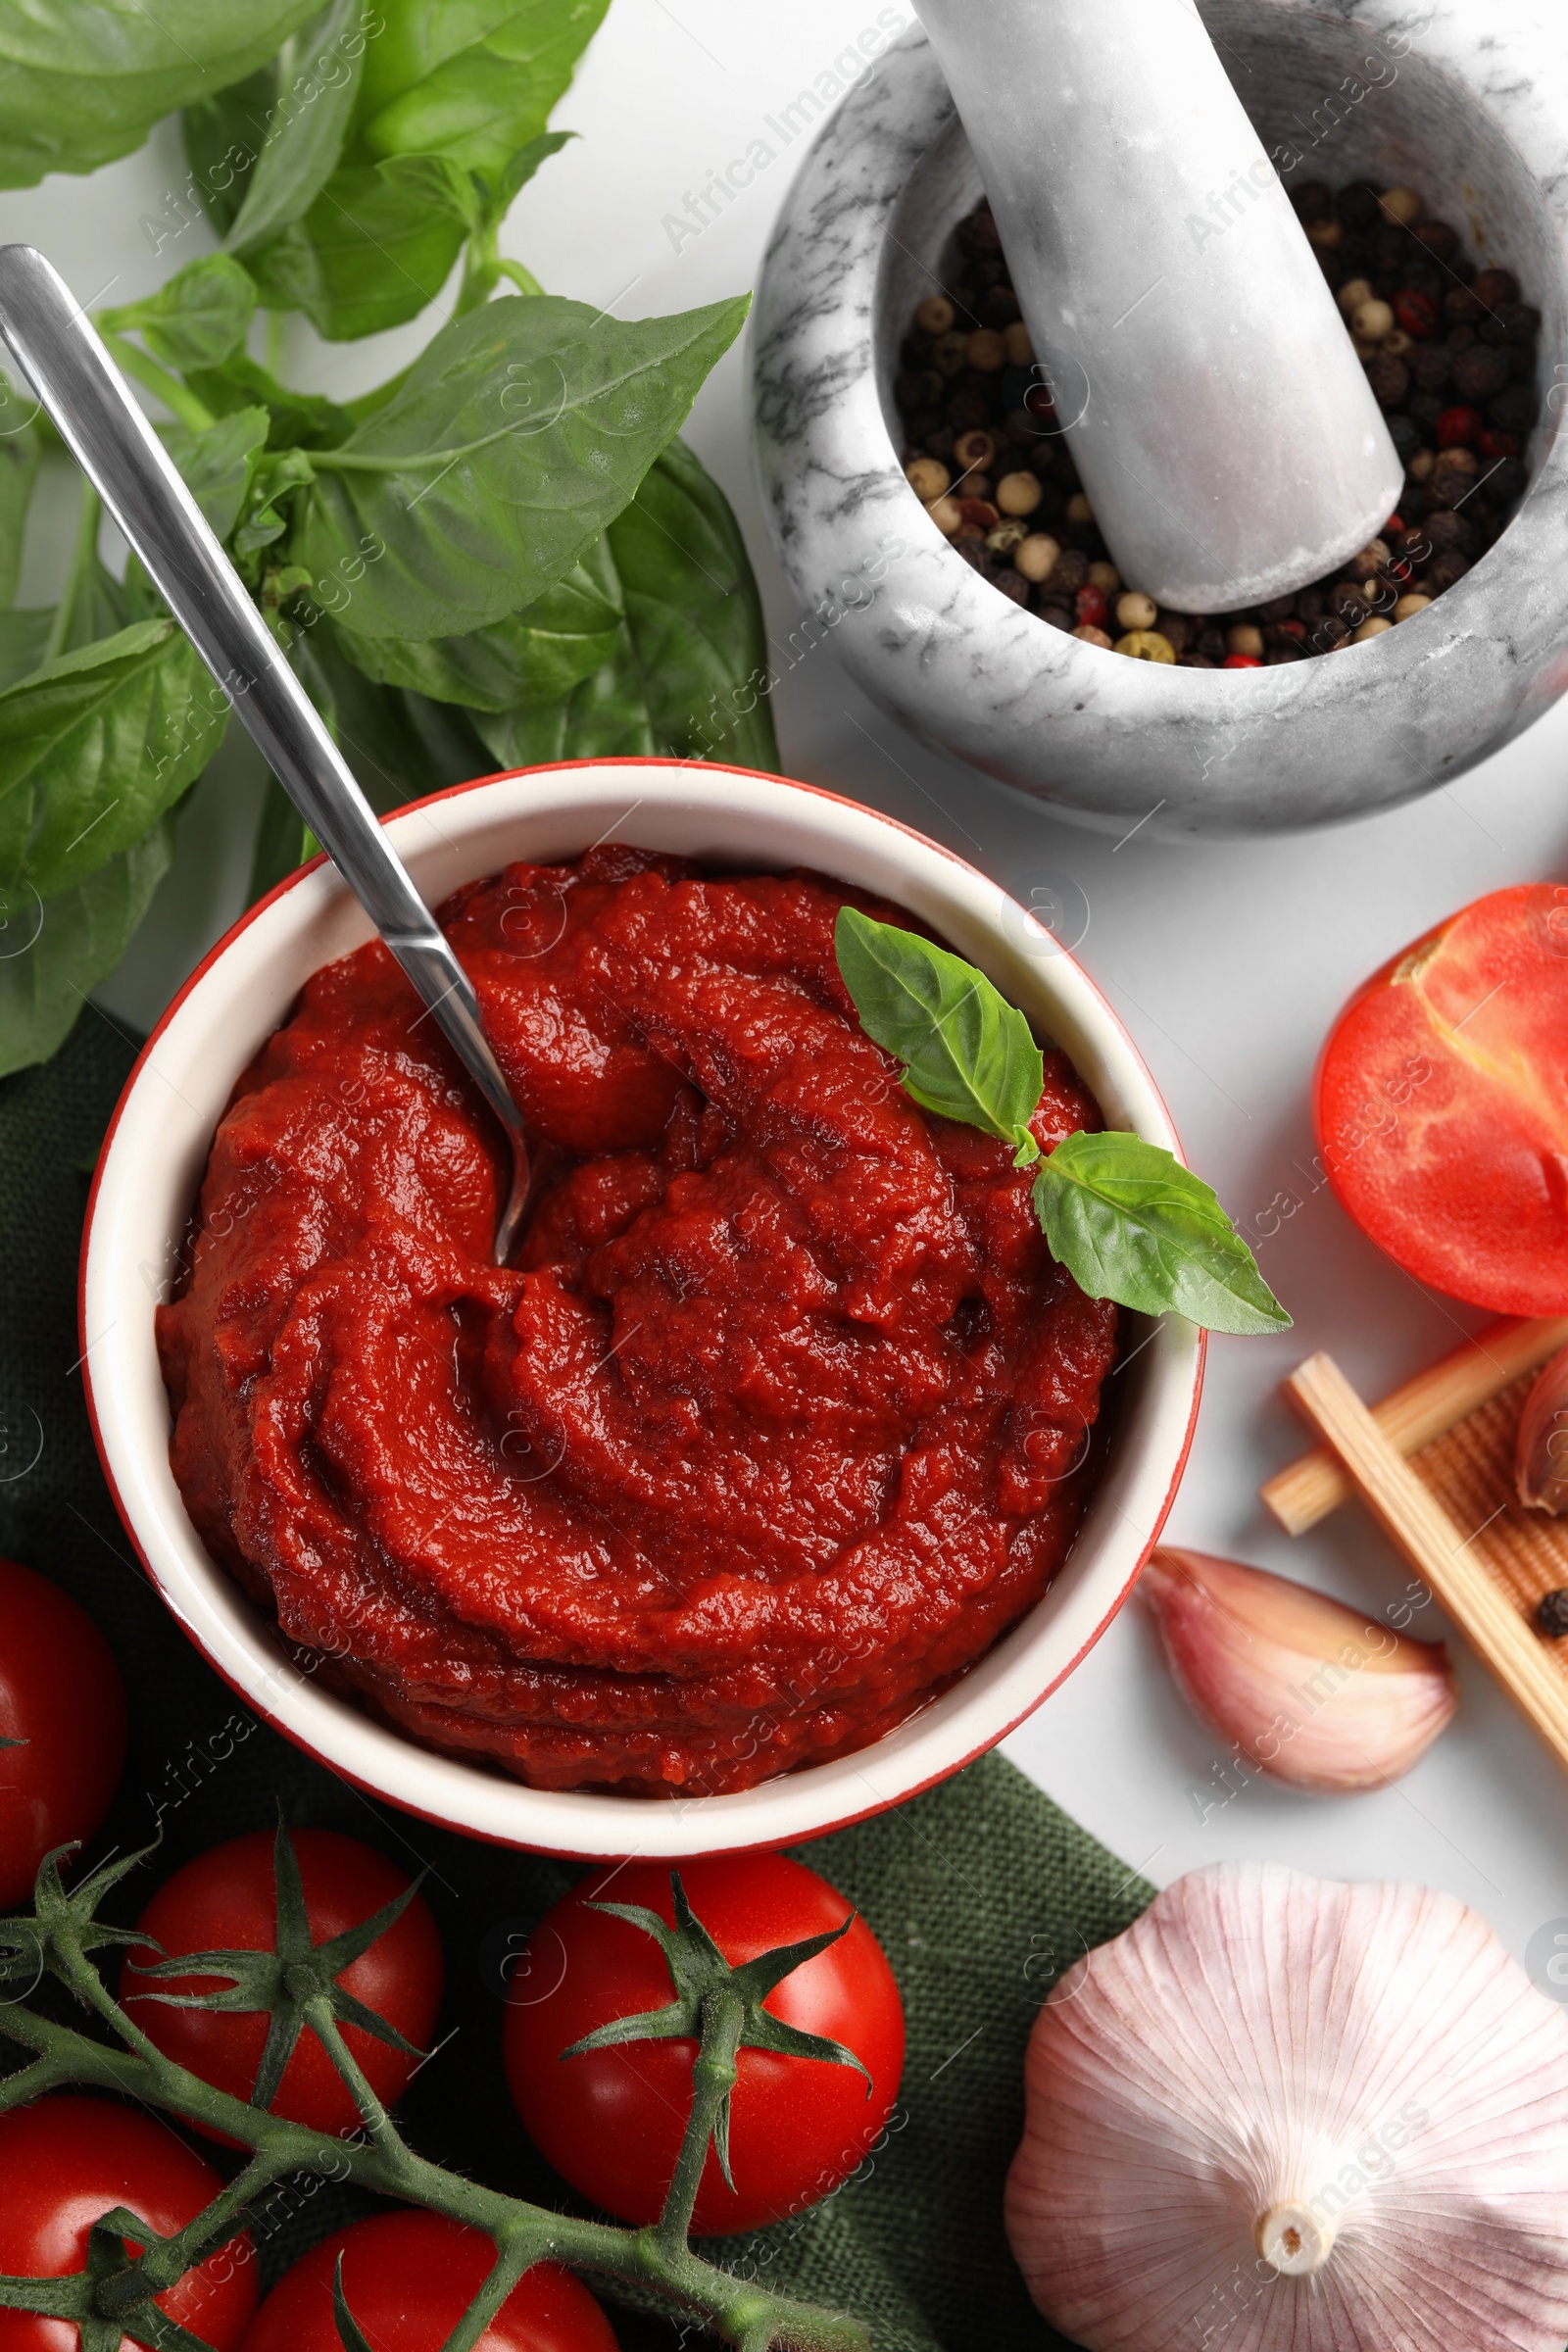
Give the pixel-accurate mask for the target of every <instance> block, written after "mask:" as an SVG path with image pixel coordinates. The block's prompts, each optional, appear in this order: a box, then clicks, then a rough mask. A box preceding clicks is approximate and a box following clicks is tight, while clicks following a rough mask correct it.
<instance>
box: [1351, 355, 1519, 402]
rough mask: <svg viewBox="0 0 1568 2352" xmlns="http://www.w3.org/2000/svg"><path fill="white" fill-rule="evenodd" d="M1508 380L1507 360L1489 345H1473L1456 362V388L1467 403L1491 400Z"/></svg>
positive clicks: (1454, 379) (1454, 374)
mask: <svg viewBox="0 0 1568 2352" xmlns="http://www.w3.org/2000/svg"><path fill="white" fill-rule="evenodd" d="M1374 365H1375V363H1374ZM1507 381H1508V363H1507V361H1506V360H1505V359H1504V358H1503V356H1502V354H1501V352H1500V351H1495V350H1494V349H1493V348H1492V346H1491V345H1490V344H1488V343H1476V344H1472V346H1471V348H1470V349H1469V350H1468V351H1461V352H1460V353H1459V355H1458V357H1457V358H1456V359H1455V361H1454V363H1453V383H1454V389H1455V391H1456V392H1458V393H1459V394H1460V396H1461V398H1463V399H1465V400H1491V399H1492V398H1493V397H1494V396H1495V394H1496V393H1498V392H1500V391H1501V390H1502V387H1503V385H1504V384H1505V383H1506V382H1507Z"/></svg>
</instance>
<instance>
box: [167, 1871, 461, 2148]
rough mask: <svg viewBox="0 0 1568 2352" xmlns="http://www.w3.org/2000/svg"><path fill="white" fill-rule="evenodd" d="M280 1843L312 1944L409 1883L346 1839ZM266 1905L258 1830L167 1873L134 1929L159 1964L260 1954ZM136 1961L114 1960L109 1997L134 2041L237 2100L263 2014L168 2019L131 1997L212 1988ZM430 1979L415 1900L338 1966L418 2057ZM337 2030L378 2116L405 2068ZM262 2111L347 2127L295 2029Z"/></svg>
mask: <svg viewBox="0 0 1568 2352" xmlns="http://www.w3.org/2000/svg"><path fill="white" fill-rule="evenodd" d="M291 1835H292V1837H293V1840H294V1851H295V1853H296V1854H297V1855H298V1856H299V1865H300V1881H301V1884H302V1886H303V1887H304V1889H305V1909H306V1916H307V1918H308V1919H309V1921H310V1927H311V1939H312V1941H313V1942H315V1943H325V1942H327V1941H329V1940H330V1938H331V1937H332V1936H341V1935H342V1934H343V1933H344V1931H345V1930H346V1929H349V1928H355V1927H358V1926H359V1925H360V1923H361V1921H362V1920H366V1919H368V1918H369V1917H370V1915H371V1914H372V1912H375V1911H379V1910H380V1909H381V1907H382V1905H383V1904H384V1903H389V1902H390V1901H391V1900H392V1899H393V1897H394V1896H395V1895H398V1894H401V1893H402V1891H403V1889H404V1887H407V1885H408V1883H409V1882H408V1880H407V1878H406V1877H405V1876H404V1874H403V1872H402V1871H400V1870H398V1869H396V1868H394V1866H393V1865H392V1863H390V1862H388V1861H385V1860H384V1859H383V1858H382V1856H381V1855H380V1854H377V1853H374V1852H372V1850H371V1848H370V1847H369V1846H368V1845H362V1844H361V1843H360V1841H359V1839H358V1838H340V1837H339V1836H338V1835H337V1833H336V1832H335V1831H333V1830H295V1831H293V1832H292V1833H291ZM276 1903H277V1895H276V1887H275V1883H274V1880H273V1876H272V1833H271V1831H270V1830H257V1831H254V1832H253V1833H252V1834H251V1835H250V1836H249V1837H245V1838H230V1840H229V1841H228V1843H227V1844H226V1845H215V1846H214V1847H213V1848H212V1850H211V1851H210V1852H209V1853H205V1854H199V1855H198V1856H197V1858H196V1860H195V1861H194V1862H187V1863H186V1865H185V1867H184V1869H183V1870H176V1871H175V1873H174V1875H173V1877H172V1879H171V1880H170V1881H169V1882H168V1884H167V1885H166V1886H164V1887H160V1888H159V1890H158V1892H157V1893H156V1894H155V1895H154V1896H153V1899H152V1901H151V1902H150V1903H149V1904H148V1906H147V1908H146V1910H145V1911H144V1912H143V1913H142V1915H141V1918H140V1919H139V1920H138V1921H137V1923H136V1924H137V1926H138V1927H141V1928H145V1929H146V1931H147V1934H148V1935H149V1936H154V1937H156V1939H157V1940H158V1942H159V1943H161V1944H162V1945H163V1947H164V1950H165V1952H166V1953H167V1954H168V1955H169V1957H170V1958H171V1959H174V1958H177V1957H178V1955H179V1954H180V1953H181V1952H213V1951H235V1950H238V1951H266V1950H268V1949H270V1946H271V1943H272V1938H273V1935H274V1932H275V1928H276V1920H277V1910H276ZM144 1956H145V1957H148V1958H151V1957H153V1956H154V1955H152V1954H144V1953H143V1951H141V1950H140V1949H138V1948H137V1947H132V1949H131V1950H130V1951H129V1952H127V1954H126V1961H125V1969H124V1981H123V1988H122V1998H123V2000H124V2002H125V2005H126V2007H127V2008H128V2010H129V2012H130V2014H131V2016H132V2017H133V2018H134V2019H135V2020H136V2023H137V2024H138V2025H139V2026H140V2027H141V2029H142V2032H143V2033H144V2034H147V2036H148V2038H149V2039H150V2040H152V2041H155V2042H156V2043H157V2045H158V2047H159V2048H160V2049H161V2050H162V2051H163V2052H164V2053H165V2055H166V2056H168V2057H170V2058H173V2059H175V2060H177V2061H178V2063H179V2064H180V2065H181V2066H188V2067H189V2068H190V2070H191V2072H192V2073H193V2074H197V2075H200V2076H201V2078H202V2080H203V2082H212V2083H214V2084H216V2086H217V2087H218V2088H219V2089H220V2090H226V2091H228V2092H230V2093H231V2094H232V2095H233V2096H234V2097H235V2098H237V2099H248V2098H249V2097H250V2094H251V2092H252V2090H253V2089H254V2088H255V2086H256V2070H257V2068H258V2067H259V2066H260V2064H261V2060H262V2050H263V2047H264V2045H265V2043H266V2040H267V2030H268V2019H267V2016H266V2014H265V2013H264V2012H262V2011H231V2010H211V2009H172V2008H169V2007H167V2006H166V2005H165V2004H164V2003H163V2002H161V2001H152V2000H148V1999H146V1998H144V1997H142V1996H143V1995H144V1994H145V1993H147V1992H150V1991H152V1990H155V1989H156V1990H157V1991H160V1992H205V1991H210V1990H216V1989H217V1987H218V1986H219V1985H220V1984H221V1982H222V1980H221V1979H220V1978H217V1977H199V1976H190V1977H176V1978H173V1979H167V1978H156V1977H149V1976H146V1975H144V1974H143V1972H142V1971H141V1970H140V1969H138V1968H137V1967H136V1966H135V1965H134V1963H135V1962H136V1960H137V1959H138V1958H141V1957H144ZM442 1975H443V1967H442V1958H441V1939H440V1937H439V1936H438V1935H437V1933H436V1926H435V1921H434V1920H433V1919H432V1918H431V1916H430V1909H429V1905H428V1904H427V1903H426V1902H425V1900H424V1897H423V1896H422V1895H419V1894H417V1895H416V1896H415V1898H414V1900H413V1902H412V1903H410V1905H409V1907H408V1909H407V1910H406V1911H405V1912H404V1913H403V1916H402V1918H401V1919H399V1920H397V1921H396V1922H395V1923H394V1924H393V1926H392V1927H390V1928H389V1929H388V1930H387V1932H386V1933H385V1935H384V1936H378V1937H377V1939H376V1941H375V1942H374V1943H372V1944H371V1945H370V1947H369V1949H368V1951H366V1952H363V1953H362V1954H361V1955H360V1957H359V1959H357V1960H355V1961H353V1962H352V1963H351V1964H350V1966H349V1967H348V1968H347V1969H345V1970H344V1972H343V1979H342V1982H343V1985H344V1986H345V1988H346V1989H347V1990H348V1991H349V1992H352V1993H354V1994H355V1995H356V1997H357V1998H358V1999H360V2000H362V2001H364V2002H365V2004H366V2006H367V2007H368V2008H370V2009H373V2010H375V2011H376V2013H377V2015H378V2016H380V2017H384V2018H385V2019H386V2021H387V2023H388V2024H389V2025H392V2026H395V2027H396V2028H397V2030H398V2032H399V2033H400V2034H402V2035H403V2036H404V2038H405V2040H407V2041H412V2042H414V2043H415V2044H416V2046H417V2048H419V2049H428V2047H429V2045H430V2036H431V2032H432V2029H433V2028H434V2025H435V2021H436V2013H437V2011H438V2010H439V2009H440V2006H441V1981H442ZM343 2031H344V2038H345V2040H346V2041H347V2043H348V2046H349V2048H350V2049H351V2050H352V2051H353V2053H354V2055H355V2057H356V2058H357V2059H358V2061H359V2063H360V2065H361V2066H362V2067H363V2068H364V2070H365V2072H366V2074H367V2076H368V2079H369V2082H370V2084H371V2087H372V2088H373V2089H374V2091H375V2093H376V2095H377V2096H378V2097H379V2098H380V2099H381V2100H382V2101H383V2102H384V2104H385V2105H387V2106H388V2107H390V2106H392V2105H394V2104H395V2102H396V2101H397V2099H398V2098H399V2097H400V2096H401V2094H402V2092H403V2091H404V2090H405V2089H406V2088H407V2085H408V2082H409V2078H410V2076H411V2075H412V2074H413V2072H414V2070H415V2068H416V2067H417V2064H418V2060H417V2058H411V2057H409V2056H408V2055H407V2053H406V2052H405V2051H402V2050H396V2049H393V2048H391V2047H390V2045H389V2044H388V2043H386V2042H384V2041H377V2040H374V2039H372V2037H371V2036H370V2035H369V2034H367V2033H365V2032H364V2031H363V2030H362V2029H361V2028H360V2027H358V2026H346V2027H345V2028H344V2030H343ZM272 2111H273V2113H274V2114H276V2115H286V2116H287V2117H288V2118H289V2119H290V2121H291V2122H293V2123H296V2124H307V2125H309V2127H310V2128H311V2130H312V2131H328V2132H338V2131H352V2130H353V2129H354V2127H355V2126H356V2125H357V2124H358V2122H359V2120H360V2116H359V2109H358V2108H357V2107H356V2106H355V2104H354V2097H353V2094H352V2092H351V2091H350V2090H349V2087H348V2085H347V2083H346V2082H344V2081H343V2078H342V2076H341V2075H340V2074H339V2073H338V2072H337V2070H336V2068H335V2067H334V2066H333V2064H332V2061H331V2060H330V2058H329V2057H328V2056H327V2054H326V2052H325V2050H324V2049H323V2048H322V2047H321V2044H320V2042H319V2040H318V2039H317V2037H316V2035H315V2034H313V2033H312V2032H311V2030H310V2028H309V2027H307V2028H306V2029H305V2031H304V2033H302V2034H301V2035H300V2038H299V2040H298V2042H297V2043H296V2044H295V2047H294V2054H293V2056H292V2057H291V2058H290V2060H289V2062H288V2064H287V2066H286V2067H285V2068H284V2070H283V2080H282V2082H281V2083H280V2084H279V2085H278V2091H277V2096H276V2097H275V2098H274V2099H273V2101H272ZM198 2128H200V2127H198ZM210 2136H212V2137H215V2138H217V2137H221V2136H223V2135H222V2134H220V2133H212V2134H210Z"/></svg>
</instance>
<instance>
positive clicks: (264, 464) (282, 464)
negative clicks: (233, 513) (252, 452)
mask: <svg viewBox="0 0 1568 2352" xmlns="http://www.w3.org/2000/svg"><path fill="white" fill-rule="evenodd" d="M315 479H316V473H315V468H314V467H313V466H312V465H311V461H310V459H309V458H308V457H307V455H306V453H305V451H304V450H303V449H273V450H268V451H266V452H265V453H264V454H263V456H262V457H261V459H260V461H259V462H258V464H257V466H256V468H255V471H254V472H253V473H252V475H251V478H250V483H249V486H248V488H247V490H246V494H245V503H244V506H243V507H242V509H241V516H240V522H239V527H238V529H237V530H236V531H235V533H234V537H233V541H232V549H231V552H232V553H233V555H234V556H235V558H236V560H237V559H239V558H242V557H245V556H252V555H255V554H256V553H257V551H258V550H259V549H260V548H264V547H270V546H271V545H272V543H273V541H274V540H277V539H281V538H282V536H283V533H284V532H285V531H286V530H287V529H288V527H289V521H290V516H291V514H292V501H293V496H294V493H295V491H296V490H298V489H300V488H302V487H303V485H304V484H305V483H306V482H312V481H314V480H315ZM285 508H287V510H288V511H287V512H285ZM242 568H243V567H242ZM246 576H247V577H249V573H248V572H247V573H246ZM309 576H310V575H309V573H303V574H302V575H301V577H302V580H304V579H308V578H309Z"/></svg>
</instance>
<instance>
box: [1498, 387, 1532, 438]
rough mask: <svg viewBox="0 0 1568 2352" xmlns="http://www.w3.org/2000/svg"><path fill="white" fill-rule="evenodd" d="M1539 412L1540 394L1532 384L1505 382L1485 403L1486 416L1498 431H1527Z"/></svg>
mask: <svg viewBox="0 0 1568 2352" xmlns="http://www.w3.org/2000/svg"><path fill="white" fill-rule="evenodd" d="M1540 414H1541V395H1540V394H1539V393H1538V392H1537V390H1536V387H1535V385H1534V384H1505V385H1504V386H1503V388H1502V390H1501V391H1500V392H1499V393H1498V394H1497V397H1496V399H1495V400H1489V401H1488V403H1487V416H1488V417H1489V419H1490V421H1491V422H1492V423H1493V424H1495V426H1496V427H1497V429H1498V431H1499V432H1504V433H1528V432H1529V430H1530V428H1531V426H1532V425H1533V424H1534V423H1535V421H1536V418H1537V417H1539V416H1540Z"/></svg>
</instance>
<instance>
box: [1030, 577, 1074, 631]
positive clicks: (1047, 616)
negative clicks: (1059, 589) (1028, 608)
mask: <svg viewBox="0 0 1568 2352" xmlns="http://www.w3.org/2000/svg"><path fill="white" fill-rule="evenodd" d="M1052 594H1053V595H1054V594H1055V589H1054V586H1053V589H1052ZM1035 611H1036V612H1037V613H1039V615H1040V617H1041V619H1042V620H1043V621H1045V622H1046V624H1047V626H1048V627H1050V628H1053V629H1062V630H1064V631H1065V632H1066V634H1067V635H1068V636H1069V637H1070V636H1071V635H1072V633H1073V631H1074V629H1075V628H1076V627H1077V626H1078V619H1077V615H1076V614H1075V613H1074V612H1073V611H1072V608H1071V607H1070V606H1068V605H1054V604H1053V605H1036V607H1035Z"/></svg>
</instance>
